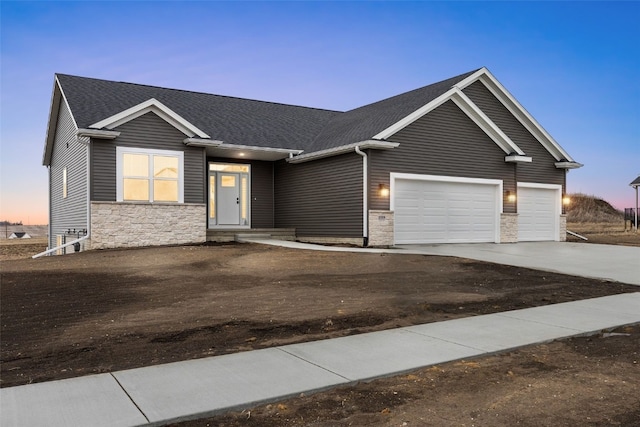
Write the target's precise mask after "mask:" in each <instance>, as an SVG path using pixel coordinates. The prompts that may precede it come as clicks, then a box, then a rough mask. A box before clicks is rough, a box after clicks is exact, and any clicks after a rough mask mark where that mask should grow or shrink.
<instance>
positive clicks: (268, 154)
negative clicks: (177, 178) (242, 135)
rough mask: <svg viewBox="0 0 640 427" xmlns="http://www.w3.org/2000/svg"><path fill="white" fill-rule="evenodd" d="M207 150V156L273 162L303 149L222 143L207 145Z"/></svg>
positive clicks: (298, 152)
mask: <svg viewBox="0 0 640 427" xmlns="http://www.w3.org/2000/svg"><path fill="white" fill-rule="evenodd" d="M206 152H207V157H220V158H230V159H239V160H262V161H269V162H273V161H276V160H282V159H286V158H289V157H291V156H295V155H297V154H300V153H302V150H295V149H291V148H273V147H256V146H252V145H237V144H225V143H221V144H217V145H209V146H207V147H206Z"/></svg>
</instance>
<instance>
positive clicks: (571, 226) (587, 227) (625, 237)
mask: <svg viewBox="0 0 640 427" xmlns="http://www.w3.org/2000/svg"><path fill="white" fill-rule="evenodd" d="M567 229H568V230H570V231H573V232H574V233H578V234H580V235H581V236H583V237H586V238H587V239H589V240H586V241H585V240H582V239H580V238H578V237H574V236H570V235H567V241H568V242H577V243H599V244H602V245H624V246H640V233H637V232H636V230H635V229H634V230H629V229H628V228H627V229H625V226H624V223H623V222H619V223H592V222H577V223H568V224H567Z"/></svg>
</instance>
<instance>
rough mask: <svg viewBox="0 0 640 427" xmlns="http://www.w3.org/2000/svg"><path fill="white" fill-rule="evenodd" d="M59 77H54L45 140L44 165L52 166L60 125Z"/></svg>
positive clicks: (60, 96) (60, 97)
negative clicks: (57, 128) (58, 119)
mask: <svg viewBox="0 0 640 427" xmlns="http://www.w3.org/2000/svg"><path fill="white" fill-rule="evenodd" d="M59 84H60V83H59V82H58V76H54V82H53V90H52V91H51V103H50V106H49V121H48V123H47V134H46V135H45V139H44V150H43V152H42V165H43V166H50V165H51V154H52V152H53V142H54V138H55V136H56V127H57V124H58V121H57V118H58V112H59V111H60V101H61V99H62V93H61V90H60V87H59Z"/></svg>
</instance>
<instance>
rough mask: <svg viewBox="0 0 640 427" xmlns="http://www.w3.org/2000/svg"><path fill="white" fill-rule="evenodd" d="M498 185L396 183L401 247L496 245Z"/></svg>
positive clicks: (397, 232)
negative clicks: (417, 245) (419, 244)
mask: <svg viewBox="0 0 640 427" xmlns="http://www.w3.org/2000/svg"><path fill="white" fill-rule="evenodd" d="M497 188H498V186H497V185H491V184H476V183H466V182H443V181H424V180H410V179H407V180H405V179H396V181H395V191H394V211H395V214H394V232H395V242H396V243H398V244H413V243H466V242H495V241H496V219H497V217H498V216H497V215H498V214H497V208H496V205H497V204H496V197H497V196H496V193H497Z"/></svg>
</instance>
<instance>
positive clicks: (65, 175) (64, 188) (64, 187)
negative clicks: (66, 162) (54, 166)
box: [62, 166, 69, 199]
mask: <svg viewBox="0 0 640 427" xmlns="http://www.w3.org/2000/svg"><path fill="white" fill-rule="evenodd" d="M68 195H69V176H68V172H67V167H66V166H65V167H64V169H62V198H63V199H66V198H67V196H68Z"/></svg>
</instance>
